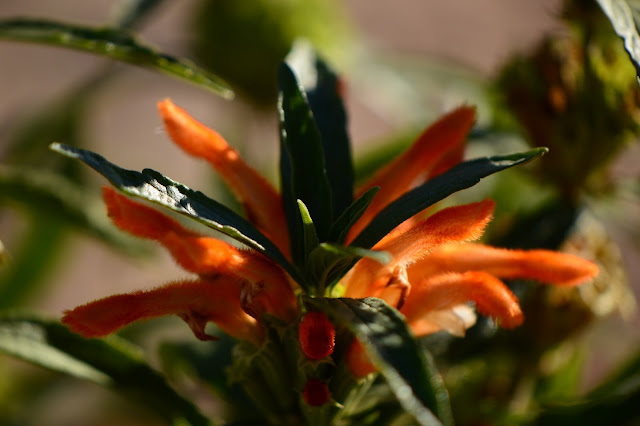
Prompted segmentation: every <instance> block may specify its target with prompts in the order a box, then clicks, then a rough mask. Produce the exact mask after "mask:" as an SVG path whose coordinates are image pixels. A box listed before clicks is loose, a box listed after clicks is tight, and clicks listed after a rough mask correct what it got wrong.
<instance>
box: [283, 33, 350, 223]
mask: <svg viewBox="0 0 640 426" xmlns="http://www.w3.org/2000/svg"><path fill="white" fill-rule="evenodd" d="M286 61H287V63H288V64H289V66H290V67H291V68H292V69H293V71H294V72H295V74H296V76H297V77H298V81H299V82H300V83H301V84H302V86H303V87H304V90H305V92H306V94H307V98H308V100H309V106H310V107H311V111H312V112H313V117H314V119H315V122H316V124H317V126H318V130H319V131H320V136H321V140H322V146H323V148H324V154H325V156H324V161H325V167H326V169H327V177H328V179H329V184H330V185H331V195H332V206H333V217H338V216H340V215H341V214H342V212H344V210H345V209H346V208H347V207H348V206H349V205H350V204H351V203H352V202H353V181H354V172H353V162H352V159H351V144H350V141H349V135H348V133H347V114H346V111H345V108H344V104H343V102H342V94H341V93H340V90H341V88H340V81H339V79H338V76H337V75H336V73H335V72H334V71H333V70H332V69H331V68H330V67H329V66H328V65H327V64H326V63H325V62H324V61H323V60H322V59H320V58H319V57H318V56H317V55H316V53H315V52H314V50H313V49H312V48H311V46H310V45H309V44H308V43H300V42H298V43H296V44H295V45H294V47H293V49H292V50H291V52H290V53H289V55H288V56H287V58H286Z"/></svg>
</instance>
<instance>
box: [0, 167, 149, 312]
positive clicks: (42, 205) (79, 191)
mask: <svg viewBox="0 0 640 426" xmlns="http://www.w3.org/2000/svg"><path fill="white" fill-rule="evenodd" d="M15 202H19V203H20V204H22V205H23V206H24V207H26V208H27V209H28V210H29V211H30V212H31V213H32V214H34V215H36V220H41V219H40V217H41V216H42V213H43V212H46V216H47V222H48V226H52V225H53V226H60V225H65V226H68V227H70V228H73V229H76V230H78V231H81V232H84V233H86V234H89V235H91V236H93V237H96V238H98V239H99V240H101V241H103V242H105V243H107V244H110V245H112V246H113V247H116V248H118V249H120V250H123V251H125V252H128V253H130V254H134V253H139V252H140V251H141V250H142V247H141V246H140V245H139V244H135V243H134V241H133V240H132V239H129V238H126V237H124V236H123V234H122V232H120V231H118V229H117V228H115V227H114V226H113V225H111V223H110V222H109V221H108V220H107V218H106V216H105V214H104V208H103V207H102V200H101V199H100V197H98V196H92V195H91V194H88V193H87V190H86V189H85V188H83V187H81V186H79V185H78V184H76V183H73V182H71V181H69V180H68V179H66V178H64V177H62V176H61V175H58V174H54V173H51V172H49V171H46V170H35V169H28V168H25V167H20V168H17V167H10V166H1V165H0V204H10V203H15ZM1 304H2V303H1V302H0V305H1Z"/></svg>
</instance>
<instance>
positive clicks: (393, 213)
mask: <svg viewBox="0 0 640 426" xmlns="http://www.w3.org/2000/svg"><path fill="white" fill-rule="evenodd" d="M547 151H548V150H547V148H537V149H533V150H531V151H527V152H522V153H517V154H511V155H502V156H493V157H488V158H478V159H475V160H470V161H465V162H464V163H460V164H458V165H457V166H455V167H453V168H451V169H449V170H448V171H446V172H444V173H442V174H440V175H438V176H436V177H434V178H433V179H430V180H428V181H427V182H425V183H424V184H422V185H420V186H418V187H417V188H414V189H412V190H411V191H408V192H406V193H405V194H404V195H402V196H401V197H399V198H398V199H397V200H395V201H394V202H392V203H391V204H389V205H388V206H387V207H385V208H384V209H383V210H382V211H381V212H380V213H378V215H377V216H376V217H374V218H373V220H372V221H371V223H369V225H367V227H366V228H365V229H364V230H363V231H362V232H361V233H360V234H359V235H358V236H357V237H356V239H355V240H354V241H353V242H352V243H351V245H353V246H357V247H364V248H370V247H373V246H374V245H375V244H376V243H377V242H378V241H380V240H381V239H382V237H384V236H385V235H387V234H388V233H389V232H391V231H392V230H393V229H394V228H395V227H396V226H398V225H400V224H401V223H402V222H404V221H405V220H407V219H409V218H410V217H411V216H413V215H415V214H417V213H419V212H421V211H422V210H424V209H426V208H427V207H429V206H431V205H433V204H434V203H436V202H438V201H440V200H442V199H444V198H446V197H447V196H449V195H451V194H453V193H454V192H457V191H460V190H462V189H465V188H469V187H471V186H473V185H475V184H476V183H478V182H480V179H482V178H484V177H487V176H489V175H491V174H493V173H496V172H499V171H501V170H504V169H508V168H509V167H513V166H517V165H520V164H524V163H526V162H528V161H530V160H533V159H534V158H536V157H540V156H541V155H543V154H544V153H546V152H547Z"/></svg>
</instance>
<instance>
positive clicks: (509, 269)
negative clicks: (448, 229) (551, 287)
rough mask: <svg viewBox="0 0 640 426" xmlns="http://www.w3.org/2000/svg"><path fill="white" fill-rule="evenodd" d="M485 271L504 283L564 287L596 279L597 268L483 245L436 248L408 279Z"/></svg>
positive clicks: (543, 253)
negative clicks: (518, 281) (523, 281)
mask: <svg viewBox="0 0 640 426" xmlns="http://www.w3.org/2000/svg"><path fill="white" fill-rule="evenodd" d="M465 271H485V272H488V273H490V274H492V275H495V276H496V277H499V278H505V279H516V278H520V279H533V280H537V281H540V282H543V283H552V284H557V285H564V286H574V285H578V284H581V283H583V282H585V281H587V280H589V279H591V278H593V277H595V276H596V275H598V266H596V265H595V264H594V263H592V262H589V261H588V260H584V259H582V258H580V257H578V256H574V255H572V254H568V253H558V252H554V251H550V250H512V249H503V248H496V247H491V246H487V245H483V244H450V245H445V246H442V247H439V248H438V249H436V250H435V251H433V252H431V253H429V254H428V255H427V256H426V257H425V258H423V259H422V260H420V261H419V262H417V263H416V264H415V265H413V266H411V268H409V276H410V280H411V279H421V278H424V277H428V276H431V275H434V274H440V273H443V272H465Z"/></svg>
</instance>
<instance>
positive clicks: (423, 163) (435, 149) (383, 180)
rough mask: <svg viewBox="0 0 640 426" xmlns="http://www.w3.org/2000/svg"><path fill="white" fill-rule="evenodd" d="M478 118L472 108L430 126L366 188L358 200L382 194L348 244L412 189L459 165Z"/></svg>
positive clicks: (372, 203)
mask: <svg viewBox="0 0 640 426" xmlns="http://www.w3.org/2000/svg"><path fill="white" fill-rule="evenodd" d="M475 117H476V113H475V108H472V107H468V106H463V107H460V108H458V109H456V110H454V111H453V112H451V113H449V114H447V115H445V116H444V117H442V118H441V119H440V120H438V121H437V122H436V123H434V124H432V125H431V126H429V127H428V128H427V129H426V130H425V131H424V132H423V133H422V134H421V135H420V136H419V137H418V139H417V140H416V141H415V142H414V143H413V145H412V146H411V148H409V149H408V150H407V151H406V152H405V153H404V154H402V155H401V156H400V157H398V158H396V159H395V160H394V161H393V162H391V163H390V164H388V165H387V166H385V167H384V168H382V169H381V170H380V171H379V172H377V173H376V174H375V175H374V177H373V178H372V179H370V180H369V181H368V182H366V183H365V184H364V185H362V186H361V188H359V189H358V191H357V195H358V196H359V195H361V194H362V193H364V192H365V191H366V190H368V189H370V188H373V187H374V186H379V187H380V190H379V191H378V193H377V194H376V196H375V198H374V199H373V201H372V202H371V204H370V205H369V207H368V208H367V210H366V211H365V212H364V214H363V215H362V216H361V217H360V219H359V220H358V221H357V222H356V223H355V224H354V225H353V227H352V228H351V230H350V232H349V237H348V238H347V240H348V241H350V240H352V239H353V238H355V237H356V236H357V235H358V234H359V233H360V231H362V230H363V229H364V228H365V226H367V224H368V223H369V222H370V221H371V219H373V217H374V216H375V215H377V214H378V213H379V212H380V211H381V210H382V209H383V208H385V207H386V206H387V205H388V204H389V203H391V202H392V201H394V200H395V199H396V198H398V197H399V196H401V195H402V194H404V193H405V192H407V191H408V190H409V189H411V188H412V187H414V186H416V185H418V184H420V183H422V182H424V181H425V180H426V179H428V178H429V177H431V176H433V175H435V174H439V173H442V172H443V171H445V170H447V169H448V168H450V167H451V166H453V165H455V164H457V163H458V162H459V161H460V160H461V159H462V150H463V145H464V141H465V138H466V136H467V134H468V133H469V131H470V130H471V127H472V126H473V123H474V121H475Z"/></svg>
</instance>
